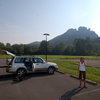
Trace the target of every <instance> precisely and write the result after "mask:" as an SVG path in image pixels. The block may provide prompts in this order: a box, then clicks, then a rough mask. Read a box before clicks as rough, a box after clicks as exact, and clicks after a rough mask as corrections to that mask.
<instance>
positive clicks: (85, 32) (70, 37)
mask: <svg viewBox="0 0 100 100" xmlns="http://www.w3.org/2000/svg"><path fill="white" fill-rule="evenodd" d="M79 38H81V39H86V38H90V39H96V38H99V37H98V35H97V34H96V33H95V32H94V31H91V30H90V28H87V27H82V26H81V27H79V28H78V30H77V29H68V30H67V31H66V32H65V33H64V34H61V35H59V36H57V37H55V38H53V39H51V40H50V41H49V43H50V44H51V45H56V44H59V43H61V42H64V43H65V44H72V43H73V42H74V40H75V39H79ZM40 43H41V42H33V43H30V44H28V45H30V46H32V45H38V46H39V45H40Z"/></svg>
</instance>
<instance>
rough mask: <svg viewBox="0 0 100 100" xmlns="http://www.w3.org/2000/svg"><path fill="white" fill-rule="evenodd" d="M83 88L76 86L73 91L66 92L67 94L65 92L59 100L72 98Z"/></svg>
mask: <svg viewBox="0 0 100 100" xmlns="http://www.w3.org/2000/svg"><path fill="white" fill-rule="evenodd" d="M81 90H83V88H79V87H77V88H75V89H73V90H71V91H68V92H66V93H65V94H63V95H62V96H61V97H60V99H59V100H71V98H72V96H74V95H76V94H77V93H79V92H80V91H81Z"/></svg>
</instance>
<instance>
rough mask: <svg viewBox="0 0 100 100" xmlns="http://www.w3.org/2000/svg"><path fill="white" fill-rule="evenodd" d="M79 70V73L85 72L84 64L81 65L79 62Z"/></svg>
mask: <svg viewBox="0 0 100 100" xmlns="http://www.w3.org/2000/svg"><path fill="white" fill-rule="evenodd" d="M79 70H80V71H85V64H84V63H83V64H82V63H81V62H80V68H79Z"/></svg>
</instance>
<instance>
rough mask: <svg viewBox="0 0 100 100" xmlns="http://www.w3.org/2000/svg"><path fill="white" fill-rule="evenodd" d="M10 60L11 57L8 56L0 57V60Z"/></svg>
mask: <svg viewBox="0 0 100 100" xmlns="http://www.w3.org/2000/svg"><path fill="white" fill-rule="evenodd" d="M10 58H12V57H11V56H9V55H0V59H10Z"/></svg>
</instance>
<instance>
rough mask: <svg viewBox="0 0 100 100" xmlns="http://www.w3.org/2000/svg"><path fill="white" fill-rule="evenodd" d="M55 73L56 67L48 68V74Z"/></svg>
mask: <svg viewBox="0 0 100 100" xmlns="http://www.w3.org/2000/svg"><path fill="white" fill-rule="evenodd" d="M54 72H55V69H54V67H49V68H48V74H50V75H51V74H54Z"/></svg>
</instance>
